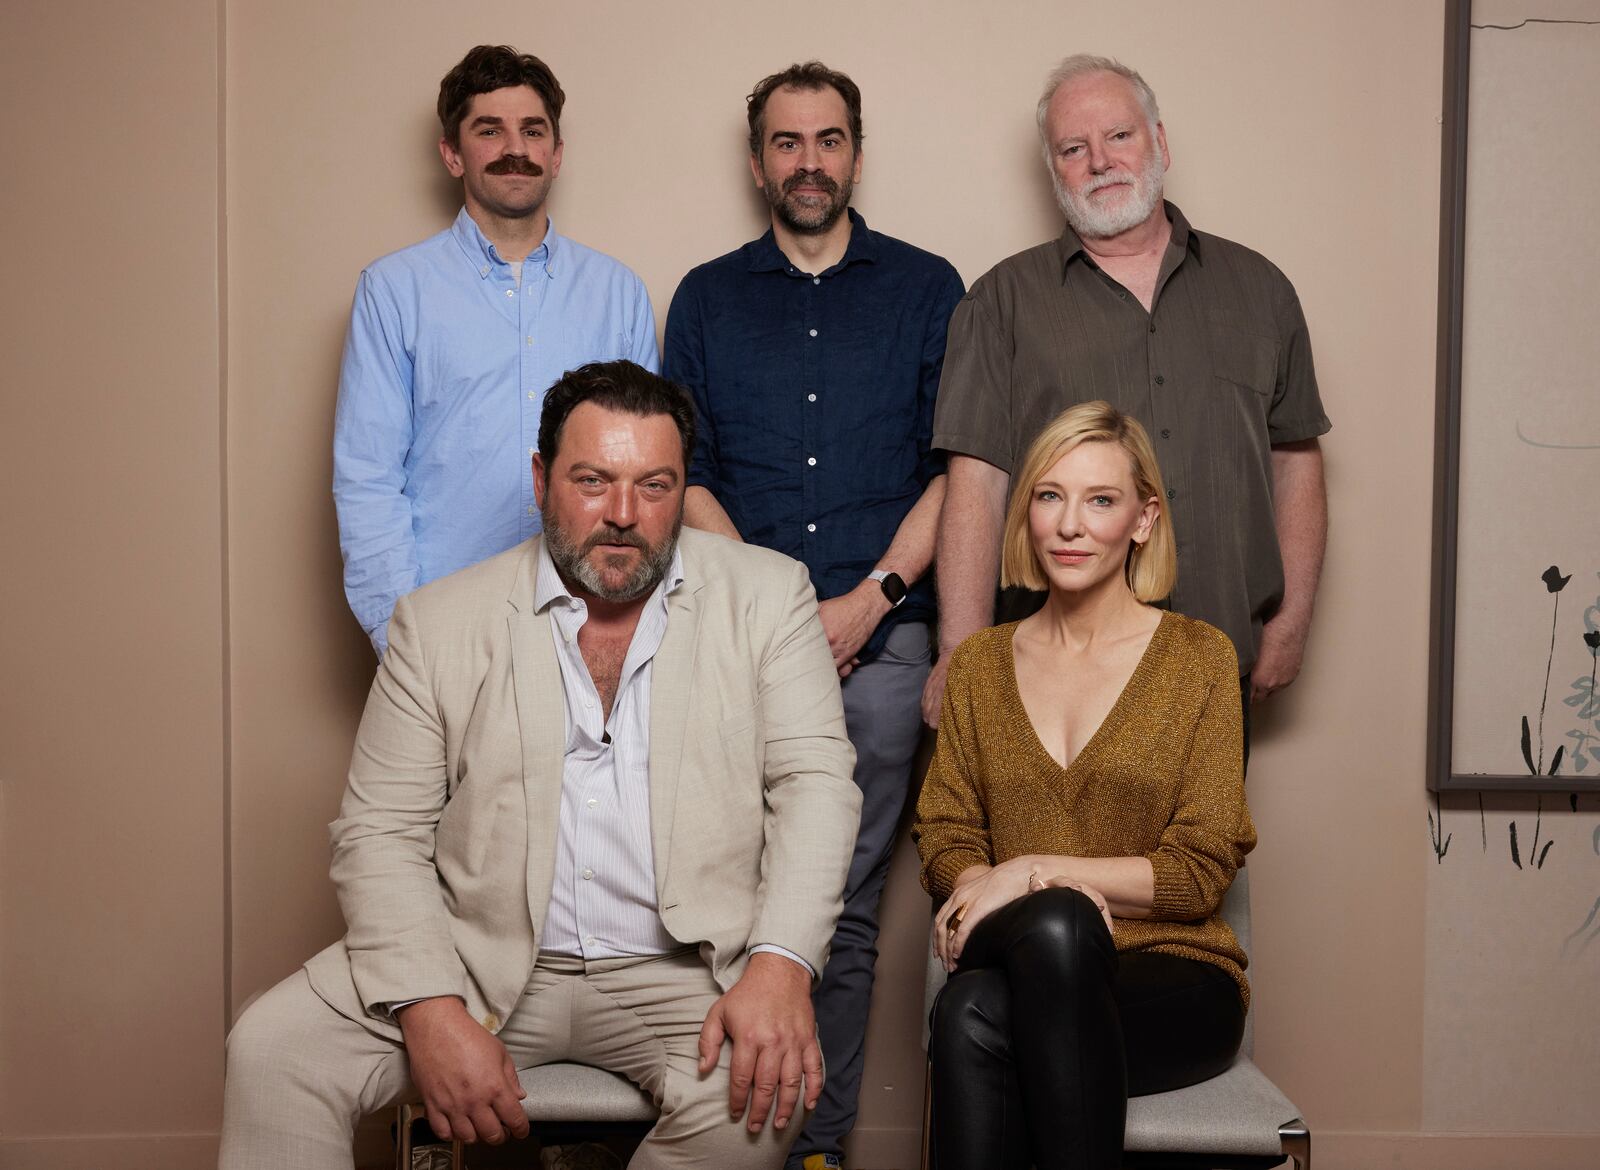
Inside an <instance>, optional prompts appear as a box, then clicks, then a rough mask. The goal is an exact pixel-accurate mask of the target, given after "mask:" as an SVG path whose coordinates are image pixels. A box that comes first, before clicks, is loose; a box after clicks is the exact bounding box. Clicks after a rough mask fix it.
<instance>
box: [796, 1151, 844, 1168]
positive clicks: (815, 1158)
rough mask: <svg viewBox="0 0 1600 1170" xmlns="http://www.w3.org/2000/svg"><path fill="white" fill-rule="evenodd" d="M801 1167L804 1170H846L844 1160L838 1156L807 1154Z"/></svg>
mask: <svg viewBox="0 0 1600 1170" xmlns="http://www.w3.org/2000/svg"><path fill="white" fill-rule="evenodd" d="M800 1165H801V1167H802V1170H844V1159H843V1158H841V1157H839V1155H838V1154H807V1155H806V1159H805V1161H803V1162H801V1163H800Z"/></svg>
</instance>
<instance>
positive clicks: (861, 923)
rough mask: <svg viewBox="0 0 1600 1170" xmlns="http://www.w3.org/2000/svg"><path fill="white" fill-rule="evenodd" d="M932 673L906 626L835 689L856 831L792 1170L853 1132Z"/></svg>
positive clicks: (924, 634) (817, 1000) (911, 625)
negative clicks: (881, 945) (817, 1066)
mask: <svg viewBox="0 0 1600 1170" xmlns="http://www.w3.org/2000/svg"><path fill="white" fill-rule="evenodd" d="M931 664H932V654H931V652H930V649H929V642H928V627H927V626H926V625H924V624H922V623H921V622H904V623H902V624H901V625H898V626H896V627H895V628H894V629H893V630H891V631H890V632H889V638H888V641H887V642H886V643H885V645H884V648H883V652H882V653H881V654H880V655H879V656H878V657H877V658H875V659H873V660H872V661H871V662H868V663H867V664H865V665H864V666H860V667H858V668H857V669H855V670H854V671H852V672H851V673H850V676H849V677H848V678H846V679H845V680H844V682H843V684H842V690H843V693H844V718H845V728H846V730H847V731H848V733H849V735H850V742H851V743H852V744H854V745H855V749H856V771H855V780H856V785H857V787H859V788H860V789H861V797H862V800H861V830H860V832H859V833H858V834H857V836H856V850H855V855H854V856H853V857H852V858H851V860H850V876H849V877H848V878H847V879H846V881H845V887H844V911H843V913H841V914H840V916H839V925H838V928H837V929H836V930H835V932H834V936H833V949H832V951H831V952H830V953H829V957H828V966H827V967H826V969H825V970H824V971H823V973H822V981H821V983H820V984H818V986H817V990H816V992H815V994H814V995H813V996H812V1003H813V1005H814V1006H815V1008H816V1013H817V1033H818V1035H819V1036H820V1038H821V1040H822V1058H823V1061H824V1062H825V1064H826V1067H827V1079H826V1081H825V1082H824V1083H823V1087H822V1097H821V1099H820V1100H819V1101H818V1102H817V1109H816V1112H815V1113H813V1114H812V1115H811V1118H810V1120H809V1121H807V1122H806V1126H805V1128H804V1129H803V1130H801V1132H800V1136H799V1137H798V1138H796V1139H795V1143H794V1146H793V1148H792V1149H791V1152H790V1154H789V1160H788V1163H787V1165H788V1166H789V1167H791V1168H798V1167H799V1166H800V1163H801V1161H802V1159H804V1158H805V1157H806V1156H807V1155H809V1154H835V1155H837V1154H840V1153H841V1152H842V1147H841V1143H842V1142H843V1141H844V1138H845V1135H846V1134H848V1133H849V1132H850V1130H851V1127H853V1126H854V1125H855V1123H856V1099H857V1097H858V1096H859V1094H860V1090H861V1066H862V1045H863V1043H864V1042H865V1040H866V1032H867V1008H868V1006H869V1004H870V1002H871V999H872V974H873V971H872V969H873V966H874V964H876V963H877V961H878V899H879V898H880V896H881V895H882V894H883V884H884V881H885V879H887V877H888V876H889V852H890V850H891V849H892V848H893V847H894V836H895V827H896V825H897V824H898V823H899V821H900V814H901V812H902V811H903V810H904V809H905V804H906V797H907V795H908V793H909V790H910V787H911V769H912V766H913V765H914V764H915V762H916V755H917V744H918V743H919V741H920V740H921V738H922V687H923V684H924V683H926V682H927V680H928V670H929V668H930V666H931Z"/></svg>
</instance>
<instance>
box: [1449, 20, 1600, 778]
mask: <svg viewBox="0 0 1600 1170" xmlns="http://www.w3.org/2000/svg"><path fill="white" fill-rule="evenodd" d="M1445 42H1446V53H1445V93H1444V106H1443V113H1444V139H1443V144H1444V149H1443V168H1442V170H1443V178H1442V183H1441V199H1440V265H1439V269H1440V273H1439V339H1438V344H1439V358H1438V369H1439V383H1438V411H1437V416H1436V434H1435V446H1434V456H1435V474H1434V542H1433V586H1434V592H1433V601H1434V613H1433V629H1432V636H1431V652H1432V679H1431V692H1430V701H1429V723H1430V727H1429V735H1430V742H1429V765H1428V773H1429V779H1428V783H1429V787H1430V788H1432V789H1434V790H1436V791H1450V790H1463V791H1527V792H1568V793H1575V792H1585V791H1588V792H1593V791H1600V693H1597V692H1596V689H1595V687H1596V665H1597V663H1600V209H1597V206H1596V199H1595V195H1594V191H1595V188H1596V186H1597V185H1600V162H1597V161H1596V158H1595V156H1594V153H1593V150H1592V148H1591V145H1590V144H1592V143H1593V142H1594V140H1595V138H1596V136H1597V132H1600V0H1581V2H1580V0H1566V2H1564V3H1563V2H1561V0H1554V2H1552V3H1544V4H1541V5H1540V6H1539V16H1537V17H1530V16H1529V15H1528V5H1527V4H1526V3H1521V4H1518V3H1511V2H1509V0H1475V2H1474V0H1451V2H1450V3H1449V4H1448V6H1447V12H1446V30H1445Z"/></svg>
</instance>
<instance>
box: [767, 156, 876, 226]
mask: <svg viewBox="0 0 1600 1170" xmlns="http://www.w3.org/2000/svg"><path fill="white" fill-rule="evenodd" d="M802 183H804V184H806V185H808V186H812V187H819V188H821V189H822V191H823V192H824V193H825V194H826V195H827V196H828V201H827V202H826V203H823V204H817V203H815V202H812V203H805V204H801V203H793V202H791V201H790V199H789V194H790V192H791V191H792V190H793V189H794V188H795V187H798V186H800V185H801V184H802ZM854 191H855V183H854V182H852V181H851V179H850V176H849V175H846V176H845V179H844V182H843V183H836V182H834V181H833V179H832V178H831V177H830V176H828V175H824V174H822V173H820V172H818V173H816V174H810V175H798V174H796V175H790V176H789V178H788V179H787V180H786V181H785V182H784V183H782V184H781V185H780V184H778V183H775V182H773V181H772V180H771V179H768V180H767V182H766V184H765V185H764V186H763V187H762V188H761V193H762V194H763V195H765V196H766V197H767V206H768V207H770V208H772V212H773V214H774V215H776V216H777V217H778V219H779V220H780V221H782V223H783V225H784V227H786V228H788V229H789V230H790V231H792V232H795V233H797V234H799V235H803V236H820V235H822V234H823V233H824V232H826V231H827V230H828V229H829V228H831V227H833V225H834V224H836V223H838V222H839V217H840V216H841V215H843V214H844V212H845V208H847V207H849V206H850V196H851V194H852V193H853V192H854Z"/></svg>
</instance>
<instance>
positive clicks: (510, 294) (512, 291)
mask: <svg viewBox="0 0 1600 1170" xmlns="http://www.w3.org/2000/svg"><path fill="white" fill-rule="evenodd" d="M516 295H517V290H516V289H514V288H508V289H506V296H508V297H514V296H516Z"/></svg>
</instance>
